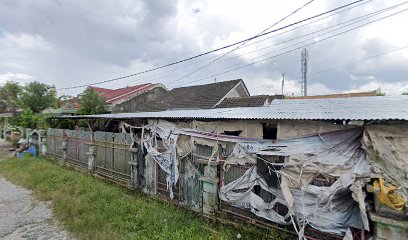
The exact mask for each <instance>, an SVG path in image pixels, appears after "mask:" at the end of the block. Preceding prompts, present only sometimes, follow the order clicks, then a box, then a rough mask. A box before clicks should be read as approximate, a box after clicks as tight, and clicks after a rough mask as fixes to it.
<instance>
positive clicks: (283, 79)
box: [282, 73, 285, 98]
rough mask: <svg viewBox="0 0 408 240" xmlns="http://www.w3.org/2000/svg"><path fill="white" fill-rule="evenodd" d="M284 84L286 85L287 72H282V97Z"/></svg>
mask: <svg viewBox="0 0 408 240" xmlns="http://www.w3.org/2000/svg"><path fill="white" fill-rule="evenodd" d="M283 86H285V74H284V73H282V98H283Z"/></svg>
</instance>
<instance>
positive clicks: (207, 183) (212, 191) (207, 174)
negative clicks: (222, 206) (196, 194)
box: [200, 162, 219, 215]
mask: <svg viewBox="0 0 408 240" xmlns="http://www.w3.org/2000/svg"><path fill="white" fill-rule="evenodd" d="M200 181H201V182H202V186H203V213H204V214H209V215H214V213H215V211H217V209H218V181H219V179H218V177H217V164H216V163H215V162H211V163H210V165H206V166H204V176H202V177H201V178H200Z"/></svg>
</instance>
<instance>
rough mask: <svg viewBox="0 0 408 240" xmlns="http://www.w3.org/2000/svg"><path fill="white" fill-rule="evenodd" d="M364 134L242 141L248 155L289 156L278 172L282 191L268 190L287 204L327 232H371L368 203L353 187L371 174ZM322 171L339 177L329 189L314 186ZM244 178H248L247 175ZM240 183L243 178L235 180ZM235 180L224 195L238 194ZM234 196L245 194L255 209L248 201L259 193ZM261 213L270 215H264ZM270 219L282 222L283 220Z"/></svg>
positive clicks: (352, 132) (359, 131)
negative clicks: (359, 180)
mask: <svg viewBox="0 0 408 240" xmlns="http://www.w3.org/2000/svg"><path fill="white" fill-rule="evenodd" d="M361 134H362V129H361V128H357V129H347V130H341V131H336V132H331V133H325V134H320V135H314V136H307V137H302V138H295V139H289V140H282V141H279V140H278V141H276V142H272V141H269V142H266V141H257V142H255V141H251V142H240V143H238V144H239V145H240V147H241V149H243V150H244V152H245V151H246V153H247V154H248V155H251V154H252V155H256V154H259V155H272V156H273V155H277V156H287V161H286V162H285V163H284V164H283V165H284V167H283V168H282V169H281V170H280V171H278V173H279V175H280V176H281V180H282V181H281V186H280V187H281V190H279V191H278V190H271V189H270V190H269V192H274V193H275V194H276V195H277V196H279V198H280V199H284V200H285V201H284V203H283V204H284V205H287V206H288V207H289V208H290V209H291V211H292V212H293V213H294V214H295V216H296V217H298V218H300V219H304V220H305V221H306V222H307V223H308V224H309V225H310V226H312V227H314V228H316V229H318V230H320V231H323V232H329V233H334V234H339V235H342V234H345V232H346V231H347V229H348V228H349V227H354V228H359V229H367V230H368V224H367V223H368V219H367V214H366V210H365V207H364V208H363V207H362V206H360V205H359V204H358V201H354V199H353V197H352V191H351V189H350V186H352V184H353V183H354V182H355V180H356V178H364V177H369V176H371V174H372V170H371V166H370V165H369V163H368V162H367V160H366V155H365V153H364V151H363V150H362V149H361V143H360V139H361ZM243 155H245V154H243ZM265 161H266V160H265ZM269 164H272V163H269ZM272 165H273V164H272ZM246 174H250V173H249V172H248V173H246ZM272 174H274V173H272ZM319 174H326V175H328V176H332V177H336V178H337V180H336V181H335V182H334V183H333V184H332V185H331V186H328V187H319V186H314V185H310V183H311V182H312V180H313V179H314V178H315V177H316V176H318V175H319ZM255 178H260V176H255ZM240 180H241V181H247V180H246V179H245V177H244V178H242V179H240ZM236 182H239V180H237V181H234V182H233V183H236ZM230 184H231V185H230ZM230 184H228V185H226V186H225V187H226V188H222V189H221V193H220V196H221V195H223V194H224V193H222V191H225V190H226V189H228V190H229V191H230V192H231V191H232V192H234V191H233V190H231V189H229V188H232V189H234V187H233V186H232V183H230ZM227 186H228V187H227ZM266 186H267V185H266ZM353 190H354V191H356V194H357V195H358V197H359V198H360V201H361V198H364V196H362V195H361V194H360V193H359V192H358V189H353ZM232 195H233V196H235V198H236V199H240V198H246V199H245V200H242V199H241V202H244V203H247V205H244V206H246V208H248V209H251V208H253V206H250V205H248V203H251V199H254V197H252V198H251V196H250V195H248V193H246V195H244V194H242V193H237V192H234V194H232ZM236 195H237V196H236ZM363 201H364V199H363ZM236 205H239V204H236ZM265 209H266V210H265V211H267V212H269V210H267V208H265ZM251 211H252V210H251ZM253 212H254V211H253ZM254 213H255V212H254ZM255 214H257V213H255ZM257 215H258V216H261V215H263V216H266V214H259V213H258V214H257ZM267 219H269V220H271V221H274V222H277V223H281V224H282V222H281V219H279V218H275V217H272V218H267Z"/></svg>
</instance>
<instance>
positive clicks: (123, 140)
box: [94, 131, 133, 183]
mask: <svg viewBox="0 0 408 240" xmlns="http://www.w3.org/2000/svg"><path fill="white" fill-rule="evenodd" d="M131 143H132V137H131V135H130V134H129V133H111V132H99V131H98V132H95V142H94V145H95V146H96V157H95V172H96V173H97V174H99V175H101V176H103V177H107V178H110V179H112V180H114V181H120V182H123V181H125V182H128V183H130V180H131V165H129V161H131V159H132V154H133V153H132V152H131V151H130V150H129V147H130V145H131Z"/></svg>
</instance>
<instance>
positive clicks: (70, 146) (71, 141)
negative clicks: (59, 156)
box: [65, 130, 92, 169]
mask: <svg viewBox="0 0 408 240" xmlns="http://www.w3.org/2000/svg"><path fill="white" fill-rule="evenodd" d="M65 135H66V140H67V159H66V162H67V163H68V164H72V165H76V166H78V167H81V168H85V169H87V168H88V155H87V152H88V151H89V143H91V142H92V132H90V131H84V130H65Z"/></svg>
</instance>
